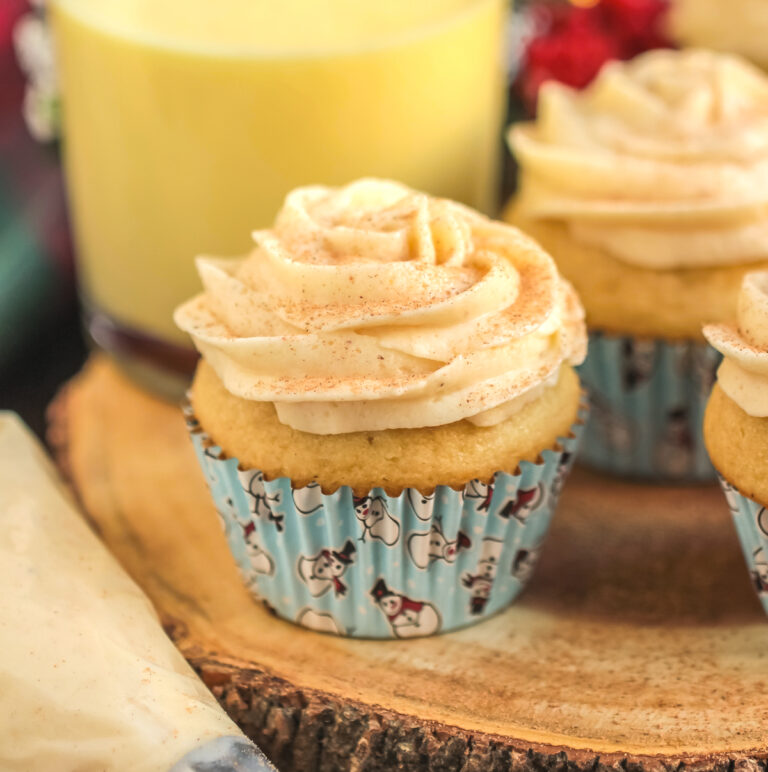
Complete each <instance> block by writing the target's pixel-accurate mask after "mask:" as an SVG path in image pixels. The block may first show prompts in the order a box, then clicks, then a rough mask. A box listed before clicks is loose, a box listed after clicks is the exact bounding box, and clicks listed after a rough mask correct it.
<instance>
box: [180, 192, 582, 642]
mask: <svg viewBox="0 0 768 772" xmlns="http://www.w3.org/2000/svg"><path fill="white" fill-rule="evenodd" d="M254 239H255V242H256V246H255V249H254V250H253V252H252V253H251V254H250V255H248V256H247V257H245V258H239V259H218V258H199V259H198V263H197V265H198V270H199V273H200V278H201V281H202V284H203V288H204V291H203V292H202V293H201V294H200V295H198V296H197V297H195V298H193V299H192V300H190V301H189V302H188V303H186V304H184V305H183V306H182V307H180V308H179V309H177V311H176V316H175V318H176V322H177V324H178V325H179V326H180V327H181V328H182V329H183V330H185V331H187V332H188V333H189V334H190V335H191V337H192V339H193V341H194V342H195V345H196V346H197V348H198V350H199V351H200V353H201V355H202V359H201V361H200V364H199V366H198V370H197V373H196V376H195V379H194V383H193V386H192V389H191V393H190V401H191V406H190V408H189V410H188V415H189V424H190V428H191V430H192V437H193V442H194V444H195V448H196V451H197V453H198V457H199V459H200V461H201V464H202V466H203V469H204V472H205V474H206V477H207V479H208V482H209V483H210V487H211V491H212V494H213V498H214V501H215V503H216V507H217V510H218V512H219V514H220V515H221V519H222V522H223V524H224V527H225V531H226V533H227V538H228V541H229V544H230V547H231V549H232V552H233V554H234V557H235V559H236V560H237V562H238V564H239V566H240V568H241V570H242V573H243V575H244V578H245V580H246V582H247V583H248V584H249V586H250V587H251V588H252V589H253V591H254V592H255V593H256V594H257V595H258V596H259V597H261V598H262V599H263V600H264V601H265V602H266V603H268V604H269V605H270V606H271V607H272V608H273V609H274V610H275V611H276V612H277V613H278V614H279V615H281V616H283V617H285V618H287V619H290V620H293V621H296V622H299V623H300V624H303V625H305V626H308V627H312V628H314V629H317V630H322V631H326V632H333V633H339V634H346V635H355V636H362V637H374V638H388V637H389V638H406V637H415V636H422V635H430V634H434V633H437V632H440V631H444V630H449V629H452V628H456V627H461V626H464V625H467V624H471V623H473V622H475V621H477V620H479V619H482V618H483V617H485V616H488V615H489V614H493V613H495V612H496V611H499V610H500V609H502V608H504V607H505V606H506V605H508V604H509V603H510V602H511V601H512V600H513V599H514V597H515V596H516V595H517V594H518V593H519V591H520V590H521V589H522V587H523V585H524V583H525V581H526V580H527V578H528V576H529V575H530V572H531V570H532V567H533V565H534V564H535V561H536V558H537V556H538V552H539V549H540V546H541V542H542V540H543V538H544V535H545V532H546V530H547V526H548V523H549V519H550V517H551V515H552V511H553V509H554V506H555V503H556V501H557V498H558V495H559V491H560V488H561V485H562V482H563V479H564V477H565V475H566V473H567V471H568V468H569V466H570V463H571V461H572V459H573V455H574V452H575V450H576V446H577V442H578V438H579V435H580V433H581V429H582V416H581V415H580V413H581V411H582V410H583V405H582V402H581V389H580V385H579V379H578V377H577V376H576V374H575V372H574V370H573V367H574V366H575V365H578V364H579V363H580V362H581V361H582V360H583V358H584V355H585V349H586V332H585V326H584V319H583V309H582V307H581V305H580V303H579V300H578V298H577V296H576V294H575V292H574V290H573V289H572V287H571V285H570V284H569V283H568V282H567V281H565V280H564V279H563V278H562V277H561V276H560V275H559V273H558V271H557V269H556V267H555V264H554V262H553V261H552V259H551V258H550V257H549V256H548V255H547V254H546V253H545V252H544V251H543V250H542V249H541V248H540V247H539V246H538V245H537V244H536V243H535V242H534V241H532V240H531V239H529V238H528V237H526V236H524V235H523V234H522V233H520V232H519V231H518V230H517V229H515V228H513V227H511V226H509V225H506V224H503V223H499V222H494V221H492V220H489V219H487V218H485V217H483V216H482V215H480V214H478V213H477V212H474V211H472V210H470V209H468V208H466V207H464V206H461V205H459V204H456V203H454V202H451V201H447V200H442V199H435V198H431V197H429V196H427V195H426V194H423V193H418V192H416V191H413V190H410V189H408V188H406V187H404V186H402V185H400V184H397V183H394V182H387V181H381V180H361V181H358V182H355V183H353V184H350V185H348V186H346V187H344V188H340V189H330V188H325V187H308V188H302V189H299V190H296V191H294V192H292V193H291V194H289V195H288V197H287V198H286V200H285V203H284V206H283V208H282V210H281V211H280V212H279V214H278V215H277V217H276V220H275V223H274V225H273V227H272V228H271V229H269V230H265V231H260V232H257V233H255V234H254Z"/></svg>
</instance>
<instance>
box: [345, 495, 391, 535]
mask: <svg viewBox="0 0 768 772" xmlns="http://www.w3.org/2000/svg"><path fill="white" fill-rule="evenodd" d="M352 501H353V504H354V506H355V515H356V516H357V519H358V520H359V521H360V522H361V523H362V524H363V535H362V536H361V537H360V541H362V542H364V541H365V540H366V537H370V538H371V539H378V540H379V541H383V542H384V544H386V545H387V546H388V547H391V546H392V545H393V544H396V543H397V540H398V539H399V538H400V524H399V523H398V522H397V520H395V518H394V517H392V515H390V514H389V510H388V509H387V502H386V499H384V498H383V497H382V496H362V497H360V496H354V497H353V499H352Z"/></svg>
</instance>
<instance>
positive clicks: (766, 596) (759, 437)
mask: <svg viewBox="0 0 768 772" xmlns="http://www.w3.org/2000/svg"><path fill="white" fill-rule="evenodd" d="M737 319H738V321H737V323H736V324H716V325H708V326H707V327H705V328H704V335H705V336H706V337H707V339H708V340H709V342H710V343H711V344H712V345H713V346H714V347H715V348H716V349H717V350H718V351H719V352H720V353H721V354H723V355H724V357H725V358H724V360H723V363H722V365H721V366H720V369H719V370H718V373H717V379H718V383H717V384H716V385H715V387H714V389H713V390H712V397H711V398H710V400H709V404H708V405H707V411H706V416H705V421H704V438H705V440H706V443H707V449H708V450H709V454H710V456H711V458H712V463H713V464H714V465H715V468H716V469H717V471H718V473H719V475H720V482H721V484H722V486H723V491H724V492H725V497H726V499H727V501H728V506H729V507H730V509H731V513H732V514H733V518H734V522H735V523H736V528H737V531H738V534H739V540H740V541H741V546H742V548H743V550H744V556H745V558H746V560H747V565H748V567H749V571H750V575H751V577H752V581H753V584H754V586H755V589H756V590H757V592H758V594H759V596H760V600H761V601H762V603H763V606H764V607H765V610H766V611H767V612H768V509H767V507H768V272H765V271H763V272H758V273H750V274H747V276H746V277H745V278H744V281H743V284H742V288H741V293H740V295H739V301H738V316H737Z"/></svg>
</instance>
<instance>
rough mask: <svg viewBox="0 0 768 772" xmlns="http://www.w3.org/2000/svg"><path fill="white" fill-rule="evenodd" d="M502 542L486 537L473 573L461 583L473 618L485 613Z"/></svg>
mask: <svg viewBox="0 0 768 772" xmlns="http://www.w3.org/2000/svg"><path fill="white" fill-rule="evenodd" d="M503 545H504V542H503V541H502V540H501V539H494V538H492V537H488V538H486V539H483V547H482V549H481V551H480V558H479V560H478V561H477V567H476V568H475V573H474V574H470V573H466V574H464V576H463V577H462V578H461V583H462V584H463V585H464V587H466V588H467V589H468V590H469V593H470V599H469V611H470V613H471V614H472V615H473V616H479V615H480V614H482V613H483V612H484V611H485V607H486V606H487V605H488V601H489V600H490V597H491V590H492V589H493V582H494V580H495V579H496V573H497V572H498V570H499V559H500V557H501V551H502V547H503Z"/></svg>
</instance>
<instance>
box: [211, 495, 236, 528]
mask: <svg viewBox="0 0 768 772" xmlns="http://www.w3.org/2000/svg"><path fill="white" fill-rule="evenodd" d="M223 504H224V505H223V506H222V507H219V506H218V504H217V506H216V514H217V515H218V516H219V522H220V523H221V527H222V530H223V531H224V535H225V536H227V537H229V534H230V533H231V532H232V528H233V527H234V526H235V525H236V524H237V522H238V520H237V510H236V509H235V504H234V502H233V501H232V497H231V496H227V497H226V498H225V499H224V501H223Z"/></svg>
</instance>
